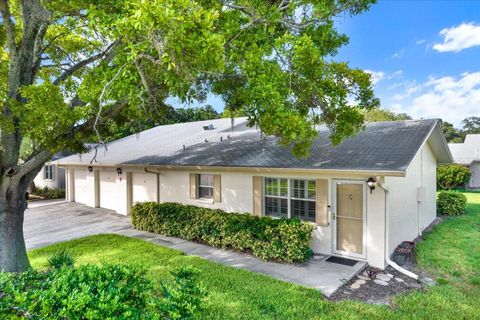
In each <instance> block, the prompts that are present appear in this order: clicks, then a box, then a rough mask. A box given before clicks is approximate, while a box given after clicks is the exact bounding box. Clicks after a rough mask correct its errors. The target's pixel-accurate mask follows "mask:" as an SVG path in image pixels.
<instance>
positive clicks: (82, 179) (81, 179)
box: [73, 169, 93, 205]
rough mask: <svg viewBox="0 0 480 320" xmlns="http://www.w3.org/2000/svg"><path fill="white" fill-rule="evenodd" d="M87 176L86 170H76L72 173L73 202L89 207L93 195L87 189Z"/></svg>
mask: <svg viewBox="0 0 480 320" xmlns="http://www.w3.org/2000/svg"><path fill="white" fill-rule="evenodd" d="M87 175H88V172H87V170H86V169H76V170H74V172H73V178H74V191H75V202H78V203H83V204H87V205H90V204H91V203H92V199H90V198H91V195H93V193H92V192H91V190H89V188H88V181H87Z"/></svg>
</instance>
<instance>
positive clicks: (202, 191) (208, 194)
mask: <svg viewBox="0 0 480 320" xmlns="http://www.w3.org/2000/svg"><path fill="white" fill-rule="evenodd" d="M198 195H199V197H200V198H207V199H211V198H213V188H211V187H199V190H198Z"/></svg>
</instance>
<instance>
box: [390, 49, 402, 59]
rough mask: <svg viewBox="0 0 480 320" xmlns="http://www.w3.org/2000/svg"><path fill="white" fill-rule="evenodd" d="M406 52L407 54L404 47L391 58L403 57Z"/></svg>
mask: <svg viewBox="0 0 480 320" xmlns="http://www.w3.org/2000/svg"><path fill="white" fill-rule="evenodd" d="M404 54H405V49H402V50H399V51H397V52H395V53H394V54H392V56H391V57H390V58H391V59H400V58H401V57H403V55H404Z"/></svg>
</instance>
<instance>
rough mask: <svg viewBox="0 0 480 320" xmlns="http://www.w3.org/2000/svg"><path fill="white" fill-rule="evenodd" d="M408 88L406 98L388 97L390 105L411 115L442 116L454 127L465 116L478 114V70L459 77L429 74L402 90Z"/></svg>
mask: <svg viewBox="0 0 480 320" xmlns="http://www.w3.org/2000/svg"><path fill="white" fill-rule="evenodd" d="M409 90H410V96H411V97H410V98H409V99H407V100H408V101H402V103H400V102H399V100H398V98H399V97H397V100H395V98H392V99H391V100H392V101H393V102H392V104H391V106H390V108H391V109H395V110H397V112H399V111H401V112H405V113H408V114H409V115H411V116H412V117H414V118H442V119H444V120H446V121H448V122H451V123H453V124H454V125H457V126H459V125H460V123H461V121H462V120H463V119H464V118H466V117H469V116H479V115H480V108H479V106H480V71H479V72H472V73H463V74H462V75H460V76H459V77H451V76H445V77H431V78H430V79H429V80H428V81H426V82H425V83H423V84H420V85H417V86H412V87H410V88H407V91H406V93H408V91H409ZM404 94H405V93H404ZM400 95H401V94H400ZM405 98H406V96H405V97H403V99H405ZM400 100H402V99H400Z"/></svg>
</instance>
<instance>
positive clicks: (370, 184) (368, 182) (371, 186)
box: [367, 177, 377, 194]
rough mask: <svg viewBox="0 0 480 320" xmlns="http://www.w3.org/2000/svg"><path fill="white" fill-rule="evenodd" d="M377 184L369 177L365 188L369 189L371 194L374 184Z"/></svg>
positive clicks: (375, 180)
mask: <svg viewBox="0 0 480 320" xmlns="http://www.w3.org/2000/svg"><path fill="white" fill-rule="evenodd" d="M376 182H377V179H375V178H373V177H370V178H368V180H367V186H368V188H369V189H370V194H371V193H372V192H373V190H375V184H376Z"/></svg>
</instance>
